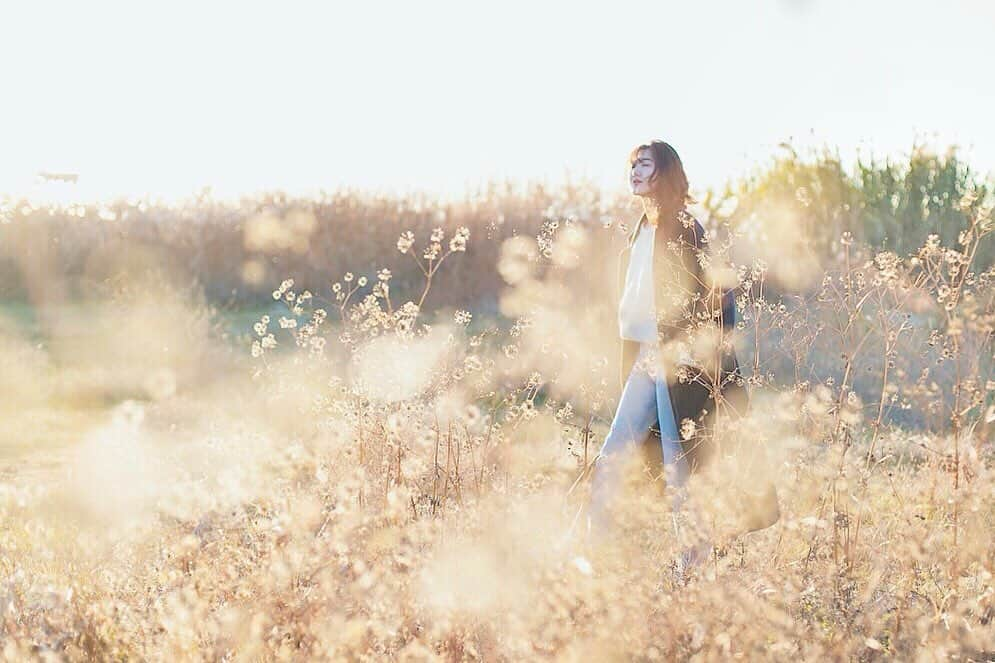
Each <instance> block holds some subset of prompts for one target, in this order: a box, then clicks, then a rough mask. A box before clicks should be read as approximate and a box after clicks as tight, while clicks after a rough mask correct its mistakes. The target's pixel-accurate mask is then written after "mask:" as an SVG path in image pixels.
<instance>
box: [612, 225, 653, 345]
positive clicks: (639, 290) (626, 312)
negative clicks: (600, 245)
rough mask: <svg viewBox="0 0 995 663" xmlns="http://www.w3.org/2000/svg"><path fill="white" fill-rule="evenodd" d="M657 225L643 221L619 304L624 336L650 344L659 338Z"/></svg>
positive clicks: (620, 329) (620, 327) (634, 243)
mask: <svg viewBox="0 0 995 663" xmlns="http://www.w3.org/2000/svg"><path fill="white" fill-rule="evenodd" d="M655 236H656V226H651V225H647V224H644V225H642V226H641V227H640V228H639V231H638V233H637V234H636V241H635V242H633V244H632V254H631V255H630V256H629V267H628V269H627V270H626V273H625V288H624V289H623V291H622V299H621V301H620V302H619V305H618V327H619V333H620V334H621V336H622V338H624V339H628V340H630V341H641V342H644V343H651V342H654V341H656V340H657V335H656V333H657V332H656V304H655V303H654V299H653V239H654V237H655Z"/></svg>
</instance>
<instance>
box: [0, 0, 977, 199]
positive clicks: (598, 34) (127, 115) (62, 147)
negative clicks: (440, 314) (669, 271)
mask: <svg viewBox="0 0 995 663" xmlns="http://www.w3.org/2000/svg"><path fill="white" fill-rule="evenodd" d="M0 23H2V24H3V25H4V30H3V33H4V34H3V38H2V39H0V73H2V79H0V85H3V88H4V93H3V96H2V97H0V193H4V192H6V193H29V192H34V193H35V194H41V195H49V194H52V193H53V192H55V193H58V192H59V191H64V190H71V191H72V192H73V195H78V196H79V197H80V198H83V199H92V198H94V197H101V196H110V195H116V194H123V195H134V194H142V193H151V194H153V195H162V196H165V197H167V198H170V197H177V196H183V195H186V194H188V193H190V192H192V191H194V190H196V189H198V188H199V187H201V186H204V185H212V186H213V187H214V190H215V191H216V192H217V193H219V194H220V195H231V194H236V193H241V192H252V191H257V190H260V189H274V188H283V189H286V190H289V191H293V192H305V191H307V190H316V189H318V188H322V187H323V188H326V189H334V188H336V187H338V186H358V187H363V188H379V189H394V190H410V189H423V190H432V191H441V192H457V191H461V190H462V189H463V188H464V187H465V186H466V185H468V184H469V185H474V184H477V183H479V182H481V181H482V180H486V179H488V178H493V177H506V176H507V177H512V178H515V179H524V178H546V179H547V180H548V181H549V182H551V183H555V182H557V181H559V180H560V179H561V178H562V177H563V176H564V175H565V173H566V172H567V171H570V172H573V173H575V174H576V175H579V176H586V177H591V178H593V179H595V180H596V181H598V182H599V183H601V184H603V185H604V186H606V187H613V188H621V187H623V186H624V182H625V179H624V175H625V164H624V159H625V156H626V154H627V152H628V149H629V148H630V147H631V146H632V145H634V144H636V143H638V142H641V141H642V140H644V139H646V138H649V137H660V138H663V139H664V140H667V141H669V142H671V143H672V144H673V145H674V146H675V147H676V148H677V150H678V152H679V153H680V154H681V156H682V158H683V160H684V164H685V168H686V170H687V171H688V176H689V178H690V179H691V183H692V188H693V189H695V190H698V191H702V190H703V189H704V188H705V187H707V186H713V185H719V184H721V183H722V182H724V181H725V180H727V179H728V178H730V177H735V176H737V175H739V174H741V173H743V172H745V171H747V170H748V169H749V168H750V167H751V166H753V165H755V164H757V163H759V162H762V161H763V160H764V159H766V158H767V157H768V156H769V155H770V154H772V153H773V151H774V150H775V149H776V146H777V144H778V143H780V142H781V141H784V140H789V139H793V140H794V141H795V143H796V145H799V146H806V145H811V144H818V145H821V144H823V143H830V144H832V145H838V146H839V147H840V149H841V153H842V155H843V156H844V158H846V159H852V158H853V156H854V155H855V154H856V150H857V149H860V150H861V151H862V152H864V153H866V152H868V151H869V150H873V152H874V153H875V154H881V155H883V154H886V153H887V154H897V153H902V152H907V151H908V149H909V148H910V146H911V145H912V142H913V140H914V139H915V138H916V136H919V137H920V138H925V139H927V140H930V141H933V142H934V143H936V144H938V145H941V146H942V145H946V144H949V143H957V144H959V145H961V146H962V148H964V150H965V156H967V157H968V158H969V159H970V160H971V161H972V162H973V163H974V164H975V165H976V166H977V167H978V168H980V169H981V170H982V171H984V172H991V171H992V170H995V121H993V119H995V117H993V116H995V114H993V111H995V86H993V85H992V82H991V80H990V75H989V74H990V70H991V66H992V63H993V62H995V39H993V38H992V35H993V29H995V2H992V1H991V0H946V1H945V2H939V1H937V0H875V1H868V2H857V1H855V0H854V1H848V0H832V1H830V0H753V1H746V0H728V1H723V0H693V1H688V0H684V1H681V2H670V1H661V0H655V1H649V2H622V1H620V0H612V1H611V2H608V1H603V2H600V3H596V2H577V1H576V0H574V1H567V0H563V1H556V2H541V1H540V0H527V1H524V2H519V1H517V0H504V1H502V2H488V3H484V2H472V1H470V0H461V1H455V2H432V1H427V0H426V1H420V2H411V1H406V2H377V1H374V0H346V1H341V2H337V1H326V2H314V3H296V2H290V1H287V0H285V1H281V2H264V3H251V2H247V1H244V0H243V1H241V2H232V3H223V2H207V1H204V0H197V1H195V2H194V1H187V0H170V1H169V2H158V3H151V2H140V1H131V2H120V3H107V2H97V1H91V2H78V1H75V0H73V1H69V2H45V1H42V0H32V1H30V2H18V3H5V6H4V8H3V9H0ZM40 170H47V171H69V172H75V173H79V175H80V179H79V183H78V184H76V185H68V184H46V185H39V184H37V183H36V178H35V174H36V173H37V172H38V171H40Z"/></svg>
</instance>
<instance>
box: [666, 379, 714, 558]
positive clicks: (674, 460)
mask: <svg viewBox="0 0 995 663" xmlns="http://www.w3.org/2000/svg"><path fill="white" fill-rule="evenodd" d="M656 402H657V416H658V417H659V419H660V444H661V446H662V447H663V471H664V477H665V478H666V480H667V490H668V491H671V490H672V491H673V495H674V502H673V504H674V510H673V516H674V534H675V536H676V537H677V540H678V541H682V540H683V539H685V538H686V537H683V536H681V534H682V532H681V531H680V528H679V527H678V524H677V523H678V520H679V516H680V515H681V514H680V512H681V511H682V510H683V509H685V503H686V502H688V490H687V482H688V479H689V477H690V474H691V468H690V466H689V464H688V461H687V458H686V457H685V453H684V449H683V448H682V447H681V442H680V430H679V428H678V425H677V421H675V419H674V411H673V408H672V407H671V404H670V389H668V388H667V380H666V376H664V375H662V374H661V375H659V376H658V377H657V379H656ZM686 506H687V507H689V508H688V509H687V511H688V513H687V514H686V515H687V517H688V520H689V522H690V523H691V530H692V531H691V532H688V534H690V535H692V536H691V539H692V540H691V541H688V542H686V543H690V544H691V546H690V547H687V548H684V549H683V551H682V553H681V558H680V559H681V562H680V565H681V568H682V570H683V569H687V568H688V567H691V566H697V565H698V564H701V563H702V562H704V561H705V559H706V558H707V556H708V555H709V554H710V552H711V549H712V546H711V544H710V543H709V537H708V535H707V534H706V533H705V532H704V529H703V528H704V525H705V521H704V518H703V517H702V515H701V513H699V511H698V509H696V508H695V505H694V501H693V500H692V501H691V502H690V503H688V504H687V505H686ZM686 543H681V544H680V545H685V544H686Z"/></svg>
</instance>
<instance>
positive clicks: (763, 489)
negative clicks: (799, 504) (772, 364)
mask: <svg viewBox="0 0 995 663" xmlns="http://www.w3.org/2000/svg"><path fill="white" fill-rule="evenodd" d="M645 218H646V215H645V214H644V215H643V217H642V218H640V220H639V223H638V224H636V227H635V228H633V230H632V232H631V233H630V234H629V237H628V242H627V243H626V247H625V248H624V249H623V250H622V252H621V253H620V255H619V262H618V280H617V286H618V297H619V298H621V293H622V287H623V285H624V280H625V274H626V272H627V270H628V267H629V258H630V257H631V254H632V244H633V243H634V242H635V239H636V234H637V233H638V232H639V229H640V227H641V226H642V223H643V221H644V220H645ZM678 221H679V223H678V224H677V228H676V230H675V229H673V228H669V229H668V228H664V226H663V225H661V226H659V227H658V228H657V230H656V234H655V236H654V244H653V295H654V300H655V304H656V314H657V336H658V338H659V340H660V347H661V348H662V352H661V357H662V358H661V361H662V363H663V367H664V370H665V372H666V373H665V374H666V377H667V388H668V389H669V392H670V401H671V407H672V408H673V412H674V421H675V422H676V423H677V428H678V431H680V433H681V440H680V442H681V447H682V450H683V452H684V454H685V455H686V457H687V459H688V463H689V465H690V467H691V471H692V472H699V471H702V470H704V469H706V468H707V466H708V464H709V461H710V460H712V459H713V458H714V457H715V453H716V452H717V450H718V440H717V438H716V436H715V435H714V434H713V432H714V430H715V424H716V421H717V419H718V417H720V416H721V417H740V416H743V415H744V414H745V413H746V410H747V408H748V407H749V396H748V394H747V391H746V386H745V383H744V380H743V377H742V375H741V373H740V370H739V362H738V361H737V359H736V351H735V349H734V348H733V346H732V339H731V333H730V332H731V330H732V329H733V327H734V325H735V314H736V306H735V297H734V295H733V293H732V291H729V290H723V289H722V288H720V287H718V286H716V285H715V284H713V283H712V282H711V280H710V278H709V275H708V270H706V269H705V267H704V265H707V264H708V261H709V258H710V256H709V253H708V245H707V239H706V237H705V232H704V229H703V228H702V226H701V224H700V223H699V222H698V220H697V219H695V218H694V217H693V216H691V215H690V214H689V213H687V211H686V210H684V211H681V212H680V213H679V214H678ZM668 230H670V232H668ZM621 349H622V357H621V362H620V374H619V380H620V384H621V385H622V386H624V385H625V380H626V378H627V377H628V375H629V372H630V370H631V369H632V365H633V364H634V363H635V359H636V356H637V354H638V352H639V343H638V342H636V341H629V340H625V339H622V348H621ZM659 435H660V430H659V425H657V426H655V427H653V428H651V430H650V431H648V432H647V437H648V438H649V441H653V440H654V436H656V437H655V439H657V440H658V439H659ZM644 442H645V441H644ZM656 446H658V445H656ZM644 447H645V445H644ZM752 455H754V456H757V457H764V456H765V454H764V450H763V449H762V448H757V449H756V450H753V451H752ZM760 462H766V461H765V460H761V461H760ZM759 487H760V492H759V493H757V492H751V493H750V494H747V493H741V494H740V499H739V500H738V502H737V508H738V509H739V513H738V514H736V518H737V521H736V522H737V523H738V530H737V531H738V532H740V533H745V532H750V531H754V530H758V529H763V528H765V527H768V526H769V525H771V524H773V523H774V522H776V521H777V520H778V518H779V517H780V508H779V506H778V499H777V490H776V488H775V486H774V484H773V483H772V482H769V481H767V482H765V484H760V486H759Z"/></svg>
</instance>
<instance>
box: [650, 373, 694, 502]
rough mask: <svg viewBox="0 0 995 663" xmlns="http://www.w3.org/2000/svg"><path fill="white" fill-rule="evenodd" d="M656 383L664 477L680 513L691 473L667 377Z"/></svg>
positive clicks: (658, 378) (659, 379)
mask: <svg viewBox="0 0 995 663" xmlns="http://www.w3.org/2000/svg"><path fill="white" fill-rule="evenodd" d="M655 383H656V408H657V412H656V414H657V418H658V419H659V421H660V445H661V446H662V447H663V476H664V478H665V479H666V481H667V489H668V490H673V492H674V511H675V512H676V511H679V510H680V509H681V507H682V506H683V505H684V502H685V500H686V499H687V487H686V486H687V481H688V477H689V475H690V473H691V469H690V467H689V465H688V461H687V458H685V454H684V450H683V448H682V447H681V442H680V432H679V431H678V428H677V422H676V421H675V420H674V410H673V408H672V407H671V405H670V390H669V389H668V388H667V380H666V376H664V375H662V374H661V375H659V376H658V377H657V379H656V381H655Z"/></svg>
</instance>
